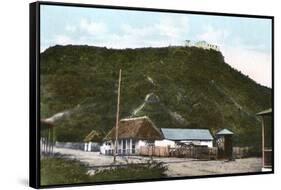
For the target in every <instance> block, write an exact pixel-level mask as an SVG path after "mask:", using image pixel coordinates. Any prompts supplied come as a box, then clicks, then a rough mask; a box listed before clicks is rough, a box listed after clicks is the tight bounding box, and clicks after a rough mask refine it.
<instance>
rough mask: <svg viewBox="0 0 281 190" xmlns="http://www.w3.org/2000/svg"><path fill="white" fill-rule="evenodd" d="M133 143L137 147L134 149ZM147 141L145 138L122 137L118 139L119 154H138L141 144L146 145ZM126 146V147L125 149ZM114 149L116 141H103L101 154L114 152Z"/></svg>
mask: <svg viewBox="0 0 281 190" xmlns="http://www.w3.org/2000/svg"><path fill="white" fill-rule="evenodd" d="M133 144H135V148H134V150H133ZM145 145H146V141H143V140H133V139H120V140H119V141H118V154H138V153H139V149H140V147H141V146H145ZM124 147H125V149H123V148H124ZM113 150H114V142H113V141H106V142H103V144H102V146H101V147H100V153H101V154H112V151H113Z"/></svg>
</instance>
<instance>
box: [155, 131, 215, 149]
mask: <svg viewBox="0 0 281 190" xmlns="http://www.w3.org/2000/svg"><path fill="white" fill-rule="evenodd" d="M161 132H162V134H163V136H164V139H163V140H156V141H155V146H170V147H171V148H174V147H176V146H177V144H178V143H184V144H187V145H188V144H194V145H199V146H204V145H205V146H208V147H210V148H211V147H213V140H214V138H213V136H212V135H211V133H210V130H209V129H176V128H161Z"/></svg>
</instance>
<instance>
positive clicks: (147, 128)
mask: <svg viewBox="0 0 281 190" xmlns="http://www.w3.org/2000/svg"><path fill="white" fill-rule="evenodd" d="M115 135H116V127H114V128H112V129H111V130H110V131H109V133H108V134H107V135H106V137H105V138H104V141H105V142H104V144H103V145H102V146H101V149H100V152H101V153H102V154H112V153H113V150H114V142H115ZM161 139H163V135H162V133H161V131H160V130H159V129H158V128H157V127H156V126H155V125H154V123H153V122H152V121H151V120H150V119H149V118H148V117H146V116H144V117H136V118H127V119H121V120H120V121H119V126H118V143H117V151H118V154H119V155H125V154H126V155H128V154H137V153H138V152H139V149H140V147H141V146H145V145H146V144H147V143H151V142H154V141H155V140H161Z"/></svg>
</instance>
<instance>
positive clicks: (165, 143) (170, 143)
mask: <svg viewBox="0 0 281 190" xmlns="http://www.w3.org/2000/svg"><path fill="white" fill-rule="evenodd" d="M155 146H162V147H163V146H170V147H171V148H174V147H175V141H172V140H168V139H164V140H158V141H155Z"/></svg>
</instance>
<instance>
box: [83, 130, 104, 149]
mask: <svg viewBox="0 0 281 190" xmlns="http://www.w3.org/2000/svg"><path fill="white" fill-rule="evenodd" d="M100 142H102V135H101V134H100V133H99V132H97V131H96V130H92V131H91V132H90V133H89V134H88V135H87V136H86V137H85V138H84V143H85V144H84V151H86V152H92V151H99V148H98V146H99V143H100Z"/></svg>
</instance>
